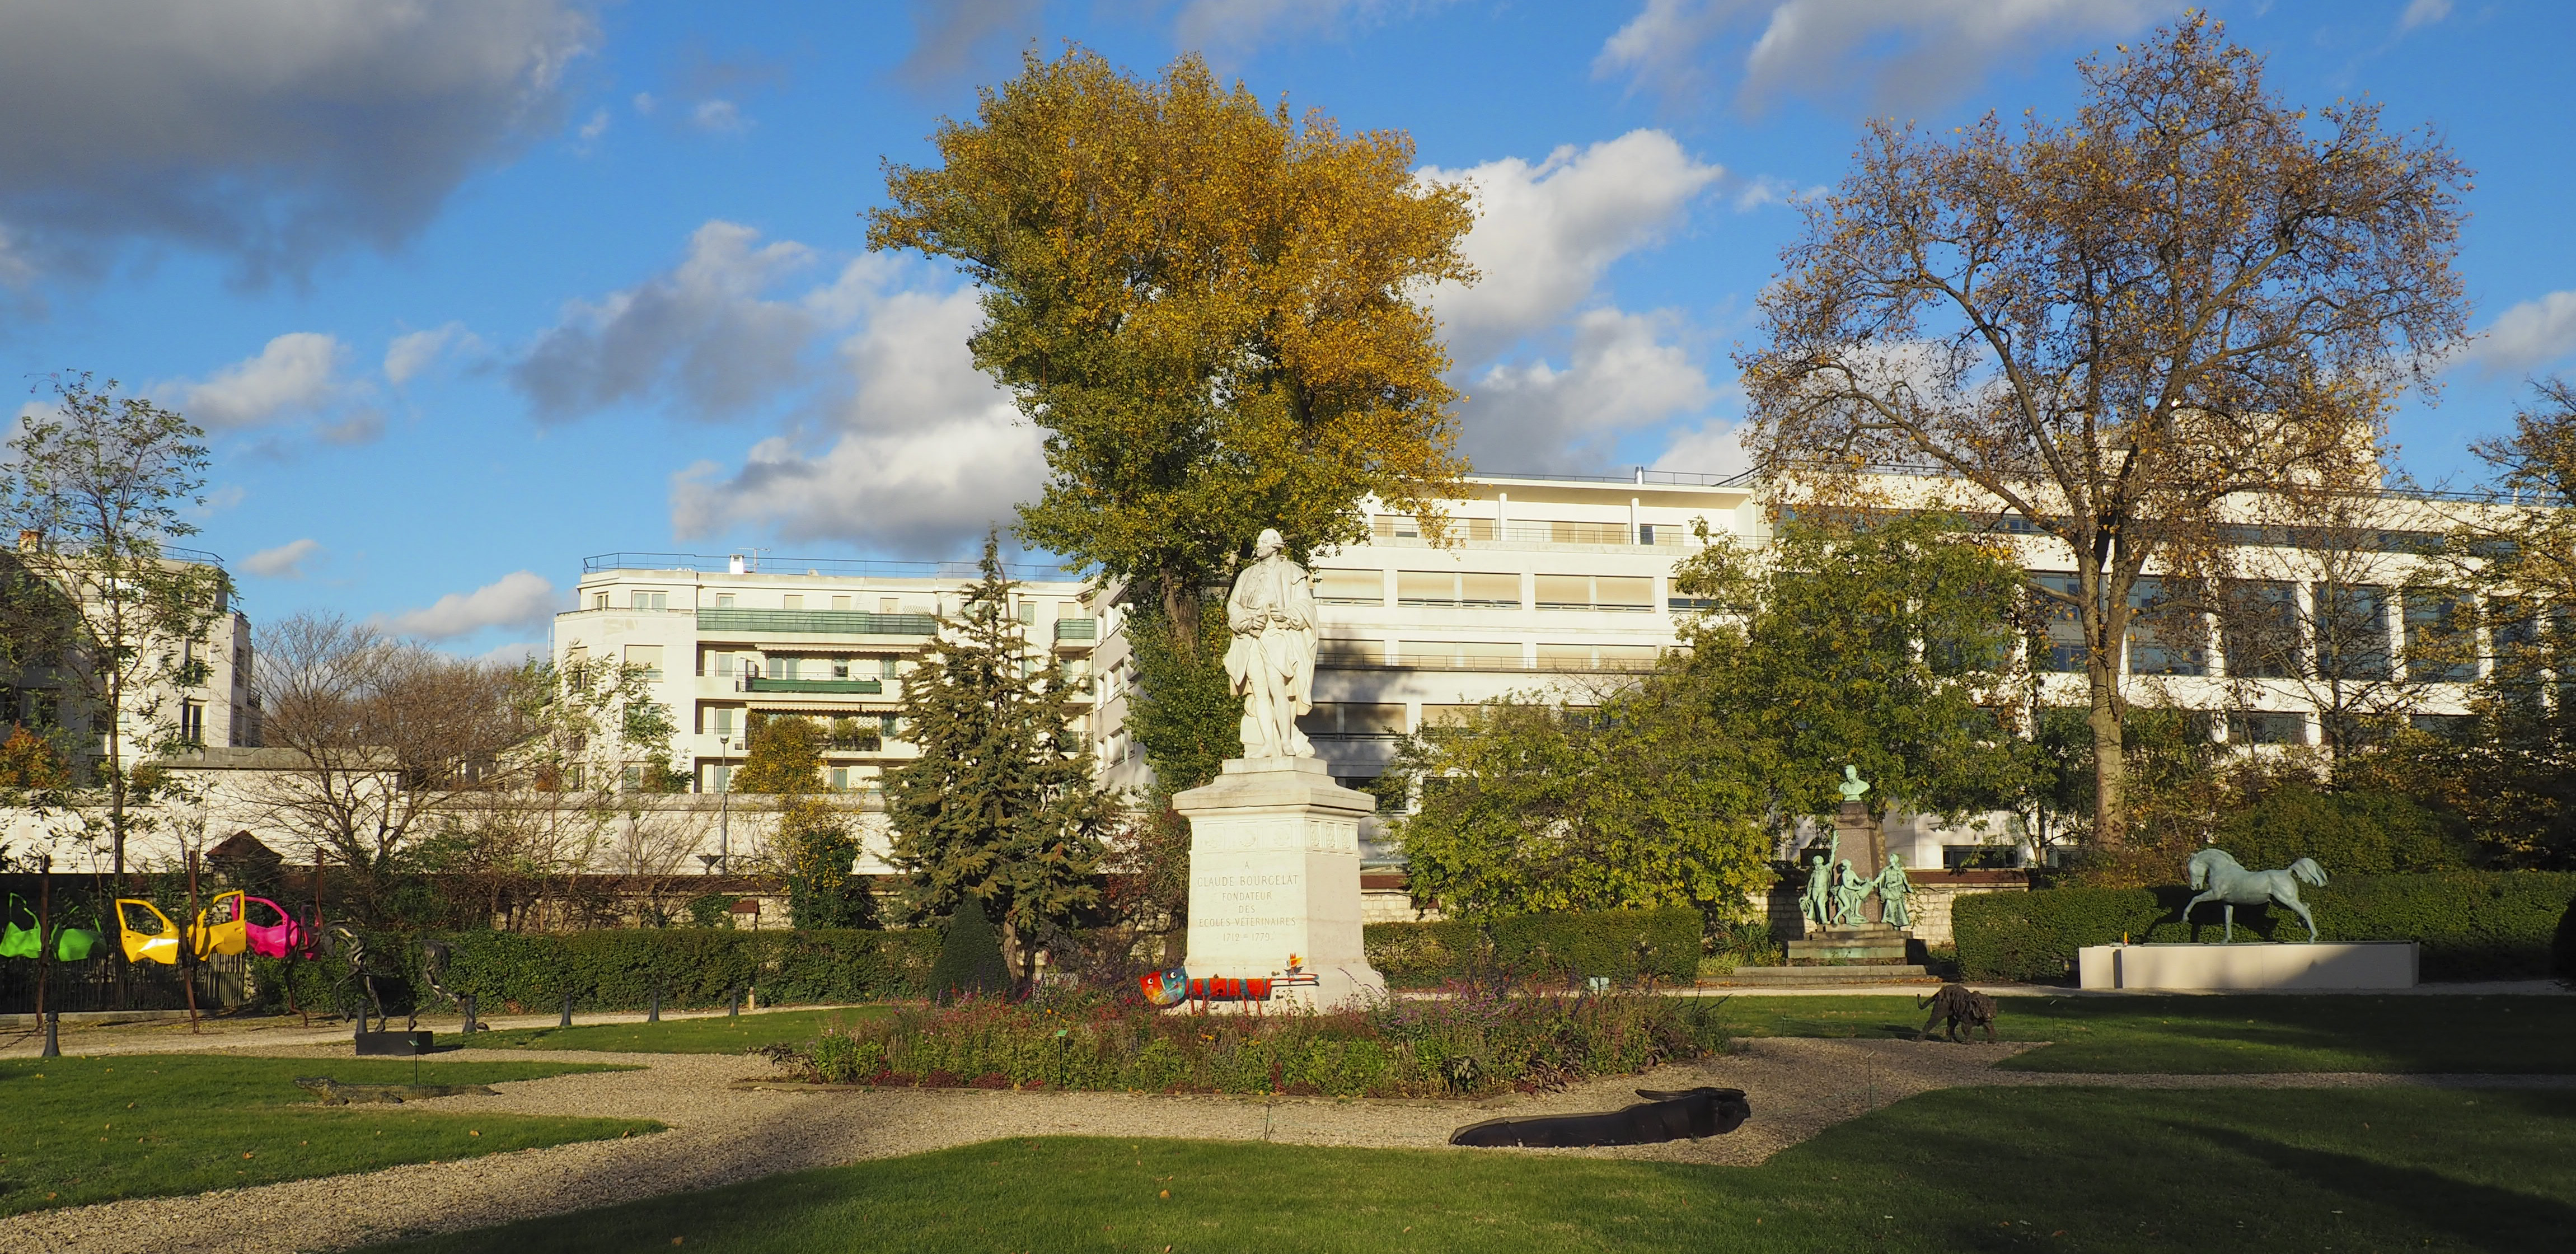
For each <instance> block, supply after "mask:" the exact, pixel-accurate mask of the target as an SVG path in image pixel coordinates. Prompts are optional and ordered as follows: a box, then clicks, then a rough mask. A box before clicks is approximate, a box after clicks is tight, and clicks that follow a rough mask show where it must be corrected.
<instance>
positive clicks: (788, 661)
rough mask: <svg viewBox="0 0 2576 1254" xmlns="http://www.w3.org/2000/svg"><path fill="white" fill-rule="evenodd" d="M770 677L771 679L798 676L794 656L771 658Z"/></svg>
mask: <svg viewBox="0 0 2576 1254" xmlns="http://www.w3.org/2000/svg"><path fill="white" fill-rule="evenodd" d="M769 677H770V678H771V679H794V678H796V659H794V658H792V657H774V658H771V659H769Z"/></svg>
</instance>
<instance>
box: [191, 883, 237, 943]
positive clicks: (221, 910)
mask: <svg viewBox="0 0 2576 1254" xmlns="http://www.w3.org/2000/svg"><path fill="white" fill-rule="evenodd" d="M245 896H246V894H244V893H241V892H238V891H236V892H229V893H225V894H222V895H221V896H218V897H216V898H215V899H214V901H213V902H211V903H209V904H208V905H207V906H206V908H205V909H203V910H200V911H198V912H197V926H196V929H195V931H194V933H193V934H192V935H191V936H190V937H189V938H188V940H189V948H191V949H194V950H195V951H196V953H197V956H198V957H200V958H206V957H211V956H213V955H215V954H237V953H240V952H242V951H243V950H245V949H248V948H250V914H249V912H248V911H247V910H246V909H244V906H245V905H246V904H247V903H245V902H244V900H243V898H244V897H245Z"/></svg>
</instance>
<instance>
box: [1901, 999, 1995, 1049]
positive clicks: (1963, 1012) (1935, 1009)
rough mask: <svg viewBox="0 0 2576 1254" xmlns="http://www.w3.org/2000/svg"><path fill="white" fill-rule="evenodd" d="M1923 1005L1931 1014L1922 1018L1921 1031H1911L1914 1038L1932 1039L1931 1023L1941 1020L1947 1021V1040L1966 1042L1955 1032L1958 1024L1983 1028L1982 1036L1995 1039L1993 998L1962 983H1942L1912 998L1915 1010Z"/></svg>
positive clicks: (1973, 1028) (1965, 1039)
mask: <svg viewBox="0 0 2576 1254" xmlns="http://www.w3.org/2000/svg"><path fill="white" fill-rule="evenodd" d="M1925 1006H1930V1007H1931V1008H1932V1017H1931V1018H1929V1019H1926V1020H1924V1021H1923V1030H1922V1031H1920V1032H1917V1033H1915V1039H1916V1040H1923V1041H1928V1040H1930V1039H1932V1025H1933V1024H1935V1023H1939V1022H1940V1021H1942V1020H1943V1019H1948V1020H1949V1021H1950V1029H1949V1033H1948V1035H1949V1037H1950V1039H1951V1040H1953V1041H1956V1042H1958V1043H1959V1044H1962V1045H1965V1044H1967V1043H1968V1042H1967V1038H1965V1037H1962V1036H1960V1035H1959V1029H1960V1028H1961V1027H1962V1026H1965V1027H1967V1028H1968V1029H1969V1030H1971V1031H1974V1030H1975V1029H1978V1028H1984V1029H1985V1030H1986V1039H1987V1040H1989V1041H1991V1040H1993V1039H1995V999H1994V998H1992V997H1989V996H1987V995H1986V994H1984V993H1980V992H1978V991H1976V990H1975V989H1972V988H1969V987H1968V986H1967V985H1965V984H1944V985H1942V986H1941V991H1939V992H1937V993H1934V994H1932V995H1931V996H1929V997H1917V998H1915V999H1914V1008H1915V1009H1916V1010H1921V1009H1922V1008H1924V1007H1925Z"/></svg>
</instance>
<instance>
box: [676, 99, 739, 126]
mask: <svg viewBox="0 0 2576 1254" xmlns="http://www.w3.org/2000/svg"><path fill="white" fill-rule="evenodd" d="M689 125H691V126H694V127H696V128H698V129H699V130H702V131H714V132H717V133H719V134H727V135H730V134H736V133H739V132H742V131H747V130H750V129H751V119H749V118H746V117H744V116H743V115H742V107H741V106H739V105H737V104H735V103H734V102H732V101H730V100H701V101H699V102H698V107H697V108H695V109H692V110H690V111H689Z"/></svg>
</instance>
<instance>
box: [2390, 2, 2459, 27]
mask: <svg viewBox="0 0 2576 1254" xmlns="http://www.w3.org/2000/svg"><path fill="white" fill-rule="evenodd" d="M2449 16H2451V0H2415V2H2414V3H2412V4H2409V5H2407V6H2406V12H2405V13H2404V14H2402V15H2400V16H2399V17H2398V19H2397V29H2399V30H2401V31H2406V30H2413V29H2415V28H2416V27H2418V26H2430V25H2432V24H2434V23H2435V22H2439V21H2441V20H2442V19H2444V18H2446V17H2449Z"/></svg>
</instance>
